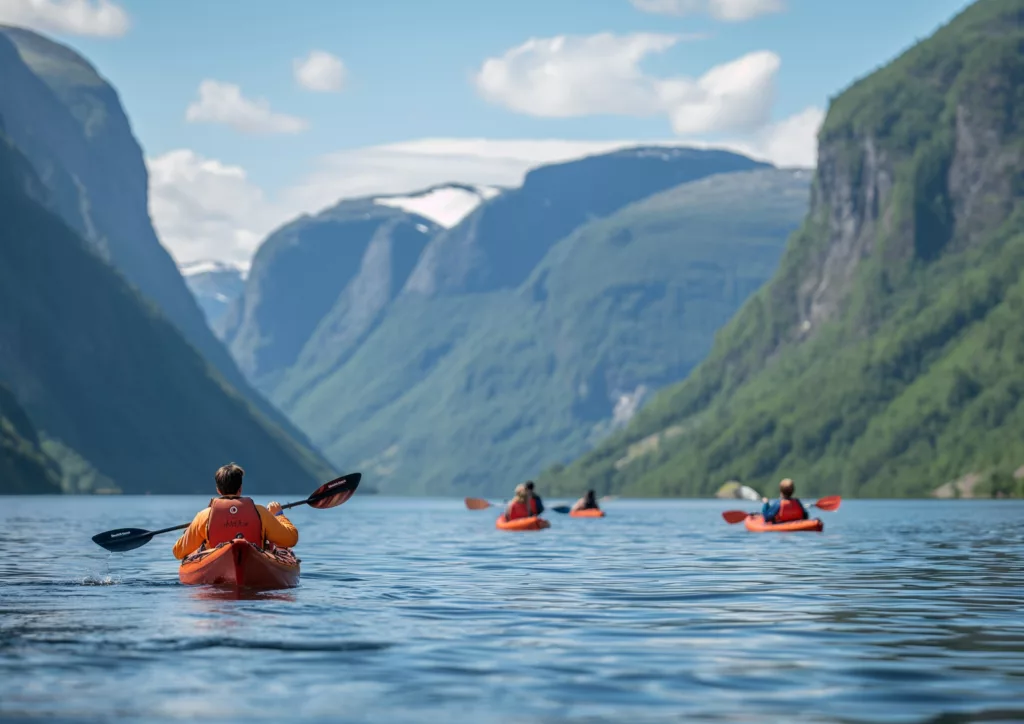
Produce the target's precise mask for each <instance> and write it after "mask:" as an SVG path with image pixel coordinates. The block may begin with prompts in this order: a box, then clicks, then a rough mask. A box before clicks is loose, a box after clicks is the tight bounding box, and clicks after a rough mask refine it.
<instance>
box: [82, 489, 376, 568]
mask: <svg viewBox="0 0 1024 724" xmlns="http://www.w3.org/2000/svg"><path fill="white" fill-rule="evenodd" d="M362 477H363V476H362V475H361V474H360V473H351V474H349V475H344V476H342V477H341V478H337V479H335V480H332V481H331V482H329V483H325V484H324V485H322V486H320V488H318V490H319V491H320V492H318V493H315V494H314V495H311V496H309V497H308V498H306V499H305V500H298V501H296V502H294V503H287V504H286V505H282V506H281V509H282V510H284V509H285V508H295V507H298V506H300V505H308V504H310V503H315V502H317V501H318V500H323V499H324V498H330V497H332V496H335V495H340V494H343V493H345V492H347V491H352V492H354V491H355V489H356V488H357V487H358V486H359V481H360V480H361V479H362ZM337 483H341V484H340V485H339V484H337ZM190 525H191V523H184V524H183V525H175V526H172V527H170V528H162V529H161V530H154V531H149V530H145V529H142V528H118V529H117V530H108V531H106V532H105V533H97V534H96V535H94V536H93V537H92V540H93V543H95V544H96V545H99V546H102V547H103V548H106V549H107V550H108V551H111V552H113V553H124V552H126V551H130V550H134V549H136V548H141V547H142V546H144V545H146V544H147V543H149V541H150V540H152V539H153V536H156V535H160V534H161V533H170V532H171V531H175V530H184V529H185V528H188V527H189V526H190Z"/></svg>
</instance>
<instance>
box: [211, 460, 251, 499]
mask: <svg viewBox="0 0 1024 724" xmlns="http://www.w3.org/2000/svg"><path fill="white" fill-rule="evenodd" d="M244 475H245V471H244V470H242V468H240V467H238V466H237V465H235V464H234V463H228V464H227V465H225V466H224V467H222V468H218V470H217V472H216V473H214V475H213V479H214V480H215V481H216V483H217V492H218V493H220V494H221V495H238V491H239V490H241V489H242V477H243V476H244Z"/></svg>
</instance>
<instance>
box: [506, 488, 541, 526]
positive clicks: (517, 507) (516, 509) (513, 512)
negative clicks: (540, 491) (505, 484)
mask: <svg viewBox="0 0 1024 724" xmlns="http://www.w3.org/2000/svg"><path fill="white" fill-rule="evenodd" d="M535 515H540V511H539V510H538V508H537V499H536V498H533V497H531V496H530V490H529V488H527V487H526V484H525V483H521V484H519V485H517V486H516V492H515V495H513V497H512V500H511V501H510V502H509V504H508V507H507V508H505V520H517V519H519V518H531V517H533V516H535Z"/></svg>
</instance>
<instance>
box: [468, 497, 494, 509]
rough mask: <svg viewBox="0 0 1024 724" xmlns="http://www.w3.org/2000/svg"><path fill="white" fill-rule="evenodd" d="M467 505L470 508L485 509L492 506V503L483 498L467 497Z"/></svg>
mask: <svg viewBox="0 0 1024 724" xmlns="http://www.w3.org/2000/svg"><path fill="white" fill-rule="evenodd" d="M466 507H467V508H469V509H470V510H484V509H485V508H490V507H491V504H490V503H488V502H487V501H486V500H482V499H481V498H466Z"/></svg>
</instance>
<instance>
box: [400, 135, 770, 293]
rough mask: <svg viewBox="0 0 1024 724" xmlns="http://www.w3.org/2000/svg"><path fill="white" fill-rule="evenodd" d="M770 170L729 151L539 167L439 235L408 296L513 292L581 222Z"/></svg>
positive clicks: (636, 155) (650, 152) (662, 151)
mask: <svg viewBox="0 0 1024 724" xmlns="http://www.w3.org/2000/svg"><path fill="white" fill-rule="evenodd" d="M766 166H767V164H763V163H758V162H755V161H752V160H751V159H749V158H747V157H745V156H740V155H738V154H735V153H729V152H727V151H705V150H696V149H690V148H635V149H626V150H622V151H617V152H614V153H608V154H602V155H597V156H590V157H587V158H583V159H579V160H576V161H569V162H566V163H559V164H553V165H549V166H541V167H540V168H537V169H534V170H532V171H530V172H529V173H528V174H527V175H526V178H525V179H524V180H523V185H522V186H521V187H519V188H518V189H515V190H512V191H507V192H505V193H503V194H501V195H500V196H498V197H496V198H494V199H492V200H491V201H489V202H488V203H486V204H484V205H482V206H481V207H480V208H478V209H476V210H475V211H474V213H472V214H470V215H469V216H467V217H466V218H465V219H464V220H463V221H462V223H459V224H458V225H456V226H454V227H452V228H451V229H449V230H448V231H446V232H445V233H442V234H439V235H438V237H437V238H436V239H434V240H433V241H432V242H431V244H430V246H429V247H428V248H427V249H426V251H425V252H424V254H423V257H422V258H421V259H420V260H419V263H418V264H417V265H416V269H415V270H414V271H413V273H412V275H411V277H410V279H409V283H408V285H407V288H406V291H407V293H409V294H416V295H420V296H428V297H429V296H439V295H445V294H462V293H467V292H489V291H494V290H496V289H512V288H515V287H516V286H518V285H519V284H521V283H522V282H523V280H525V279H526V277H527V276H529V274H530V272H531V271H532V270H533V269H534V267H535V266H536V264H537V263H538V262H539V261H540V260H541V258H543V256H544V255H545V254H546V253H547V252H548V251H549V250H550V248H551V246H552V245H553V244H554V243H555V242H557V241H558V240H560V239H562V238H564V237H566V236H567V235H568V234H570V233H571V232H572V231H573V230H574V229H576V228H577V227H579V226H580V225H581V224H583V223H585V222H587V221H590V220H592V219H599V218H603V217H606V216H608V215H609V214H611V213H614V212H615V211H618V210H619V209H621V208H622V207H624V206H626V205H627V204H631V203H633V202H635V201H639V200H640V199H643V198H646V197H648V196H650V195H651V194H655V193H658V192H659V191H664V190H665V189H668V188H671V187H673V186H676V185H678V184H681V183H685V182H687V181H695V180H697V179H699V178H704V177H705V176H710V175H711V174H715V173H726V172H729V171H747V170H750V169H753V168H764V167H766Z"/></svg>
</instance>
